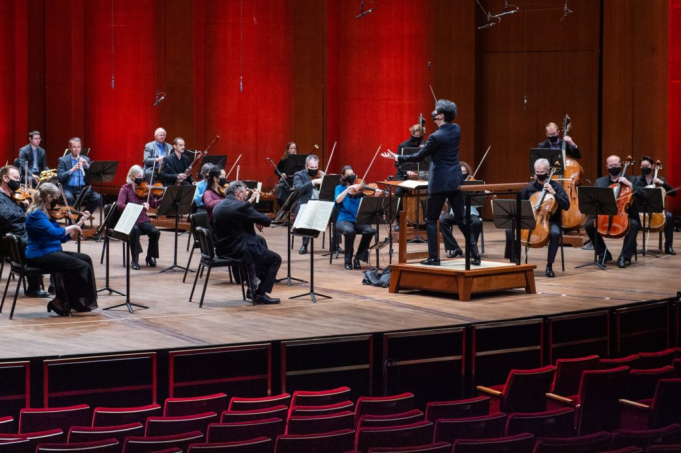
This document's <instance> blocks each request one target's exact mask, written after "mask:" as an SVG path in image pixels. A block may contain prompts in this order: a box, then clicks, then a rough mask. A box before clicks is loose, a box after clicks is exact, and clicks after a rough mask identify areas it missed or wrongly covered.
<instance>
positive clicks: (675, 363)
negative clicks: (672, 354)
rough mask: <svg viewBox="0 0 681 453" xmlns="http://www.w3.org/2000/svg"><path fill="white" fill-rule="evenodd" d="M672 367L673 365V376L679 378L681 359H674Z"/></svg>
mask: <svg viewBox="0 0 681 453" xmlns="http://www.w3.org/2000/svg"><path fill="white" fill-rule="evenodd" d="M672 367H674V377H675V378H681V359H674V360H673V361H672Z"/></svg>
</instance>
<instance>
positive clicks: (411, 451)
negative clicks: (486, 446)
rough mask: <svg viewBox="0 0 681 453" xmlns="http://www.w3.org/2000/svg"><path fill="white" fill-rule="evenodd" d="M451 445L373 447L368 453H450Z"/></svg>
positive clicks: (442, 443)
mask: <svg viewBox="0 0 681 453" xmlns="http://www.w3.org/2000/svg"><path fill="white" fill-rule="evenodd" d="M451 451H452V444H450V443H447V442H437V443H434V444H428V445H416V446H413V447H375V448H371V449H369V453H394V452H401V453H450V452H451Z"/></svg>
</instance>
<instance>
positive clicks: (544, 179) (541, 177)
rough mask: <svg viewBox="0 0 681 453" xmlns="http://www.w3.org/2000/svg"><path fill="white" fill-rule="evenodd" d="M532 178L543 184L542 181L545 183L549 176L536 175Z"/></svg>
mask: <svg viewBox="0 0 681 453" xmlns="http://www.w3.org/2000/svg"><path fill="white" fill-rule="evenodd" d="M534 176H536V177H537V181H539V182H544V181H546V178H548V177H549V175H547V174H546V173H544V174H543V175H536V174H535V175H534Z"/></svg>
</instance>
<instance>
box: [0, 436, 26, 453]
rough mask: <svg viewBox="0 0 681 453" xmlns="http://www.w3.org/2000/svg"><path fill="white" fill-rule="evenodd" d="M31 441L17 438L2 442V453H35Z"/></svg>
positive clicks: (0, 447) (0, 449)
mask: <svg viewBox="0 0 681 453" xmlns="http://www.w3.org/2000/svg"><path fill="white" fill-rule="evenodd" d="M33 452H35V447H34V448H33V450H31V441H30V440H28V439H23V438H17V439H12V440H4V441H0V453H33Z"/></svg>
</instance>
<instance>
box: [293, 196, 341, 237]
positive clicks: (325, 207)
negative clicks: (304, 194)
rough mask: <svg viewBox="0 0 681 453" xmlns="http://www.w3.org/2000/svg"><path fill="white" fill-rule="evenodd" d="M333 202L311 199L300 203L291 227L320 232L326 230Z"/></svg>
mask: <svg viewBox="0 0 681 453" xmlns="http://www.w3.org/2000/svg"><path fill="white" fill-rule="evenodd" d="M333 206H334V203H333V202H332V201H321V200H311V201H309V202H308V203H307V204H304V205H301V206H300V209H299V210H298V215H296V221H295V222H294V223H293V229H294V230H296V229H301V230H315V231H319V232H322V231H324V230H326V227H327V225H328V224H329V219H330V218H331V213H332V212H333Z"/></svg>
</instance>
